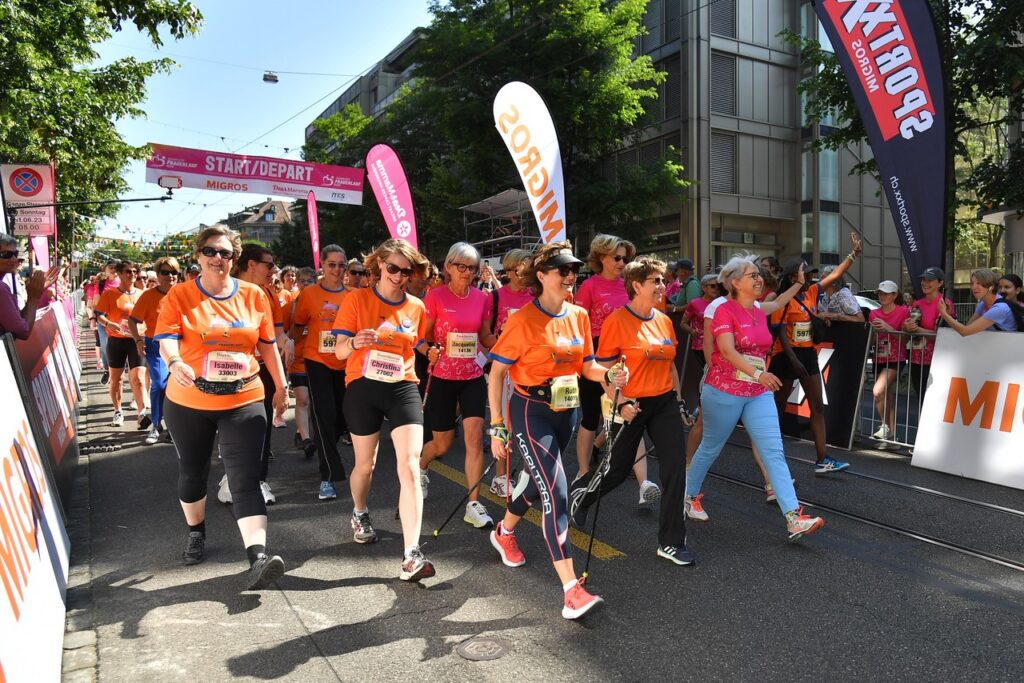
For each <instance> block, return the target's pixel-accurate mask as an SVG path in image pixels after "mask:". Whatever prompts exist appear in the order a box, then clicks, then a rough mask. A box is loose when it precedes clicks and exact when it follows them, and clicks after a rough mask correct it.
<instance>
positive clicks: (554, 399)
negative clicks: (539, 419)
mask: <svg viewBox="0 0 1024 683" xmlns="http://www.w3.org/2000/svg"><path fill="white" fill-rule="evenodd" d="M548 405H550V406H551V407H552V408H554V409H555V410H568V409H569V408H579V406H580V385H579V381H578V379H577V377H576V375H563V376H562V377H555V378H554V379H553V380H551V401H550V402H549V403H548Z"/></svg>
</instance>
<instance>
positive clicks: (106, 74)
mask: <svg viewBox="0 0 1024 683" xmlns="http://www.w3.org/2000/svg"><path fill="white" fill-rule="evenodd" d="M201 21H202V15H201V14H200V12H199V10H198V9H197V8H196V7H195V6H194V5H192V4H191V3H190V2H187V0H62V1H61V2H52V1H51V0H7V1H5V2H0V84H2V85H0V160H2V161H4V162H5V163H6V162H22V163H44V164H45V163H48V162H49V161H50V160H51V159H52V160H53V162H54V165H55V168H56V173H57V200H58V201H96V200H112V199H116V198H118V197H119V196H121V195H122V194H123V193H124V192H125V191H126V190H127V183H126V182H125V181H124V179H123V178H122V173H123V172H124V171H125V169H126V168H127V166H128V163H129V162H130V161H132V160H134V159H145V158H146V157H147V155H148V151H147V149H146V147H134V146H132V145H129V144H127V143H126V142H125V141H124V139H122V138H121V136H120V134H118V132H117V129H116V127H115V126H116V122H117V120H118V119H121V118H125V117H137V116H140V115H142V114H143V112H142V110H141V109H140V108H139V103H140V102H142V101H143V99H144V98H145V96H146V80H147V79H148V78H149V77H150V76H152V75H153V74H155V73H158V72H164V71H167V70H168V69H170V67H171V66H172V64H173V62H172V61H171V60H168V59H158V60H153V61H145V62H140V61H137V60H135V59H133V58H131V57H126V58H124V59H119V60H117V61H115V62H113V63H111V64H108V65H105V66H102V67H95V66H93V63H94V62H95V60H96V59H97V57H98V54H97V53H96V51H95V49H94V48H93V46H94V45H96V44H98V43H100V42H102V41H104V40H106V39H107V38H109V37H110V36H111V35H112V34H113V33H114V32H116V31H120V30H121V28H122V26H123V25H124V23H125V22H131V23H133V24H134V25H135V27H136V28H137V29H138V30H139V31H142V32H144V33H146V34H147V35H148V36H149V38H150V40H151V41H152V42H153V44H154V45H156V46H159V45H161V44H162V40H161V37H160V33H159V31H160V29H161V28H163V29H165V30H166V31H167V32H168V33H169V34H170V36H171V37H173V38H175V39H179V38H182V37H184V36H186V35H189V34H192V33H195V32H196V31H197V30H198V27H199V25H200V23H201ZM116 213H117V205H116V204H111V205H101V206H84V207H77V208H76V209H75V210H70V209H61V210H59V211H58V215H57V217H58V233H59V235H60V241H61V247H62V250H63V251H65V252H66V251H67V250H68V249H69V248H70V246H71V242H72V241H78V242H79V243H80V244H81V243H84V241H85V240H86V239H87V238H88V237H89V236H91V235H92V232H93V220H94V219H95V218H99V217H104V216H113V215H115V214H116Z"/></svg>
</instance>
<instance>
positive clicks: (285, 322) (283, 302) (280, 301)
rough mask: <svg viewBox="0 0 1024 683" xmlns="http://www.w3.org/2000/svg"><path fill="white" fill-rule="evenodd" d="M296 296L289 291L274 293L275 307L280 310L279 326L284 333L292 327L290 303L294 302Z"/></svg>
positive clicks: (291, 307)
mask: <svg viewBox="0 0 1024 683" xmlns="http://www.w3.org/2000/svg"><path fill="white" fill-rule="evenodd" d="M296 296H298V295H297V294H293V293H292V291H291V290H290V289H281V290H280V291H278V292H276V299H277V305H278V308H280V309H281V324H282V327H283V328H284V331H285V332H287V331H288V330H290V329H291V327H292V313H293V306H292V301H294V299H295V297H296Z"/></svg>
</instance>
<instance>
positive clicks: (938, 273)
mask: <svg viewBox="0 0 1024 683" xmlns="http://www.w3.org/2000/svg"><path fill="white" fill-rule="evenodd" d="M920 279H922V280H942V281H943V282H945V281H946V271H944V270H943V269H942V268H939V267H938V266H929V267H928V268H925V269H924V271H923V272H922V273H921V278H920Z"/></svg>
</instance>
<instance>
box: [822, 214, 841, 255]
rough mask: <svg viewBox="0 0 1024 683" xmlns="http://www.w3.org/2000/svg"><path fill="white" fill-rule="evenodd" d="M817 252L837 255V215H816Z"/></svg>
mask: <svg viewBox="0 0 1024 683" xmlns="http://www.w3.org/2000/svg"><path fill="white" fill-rule="evenodd" d="M818 251H819V252H820V253H821V254H822V257H823V258H824V255H825V254H834V255H837V254H839V214H837V213H825V212H821V213H819V214H818Z"/></svg>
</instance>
